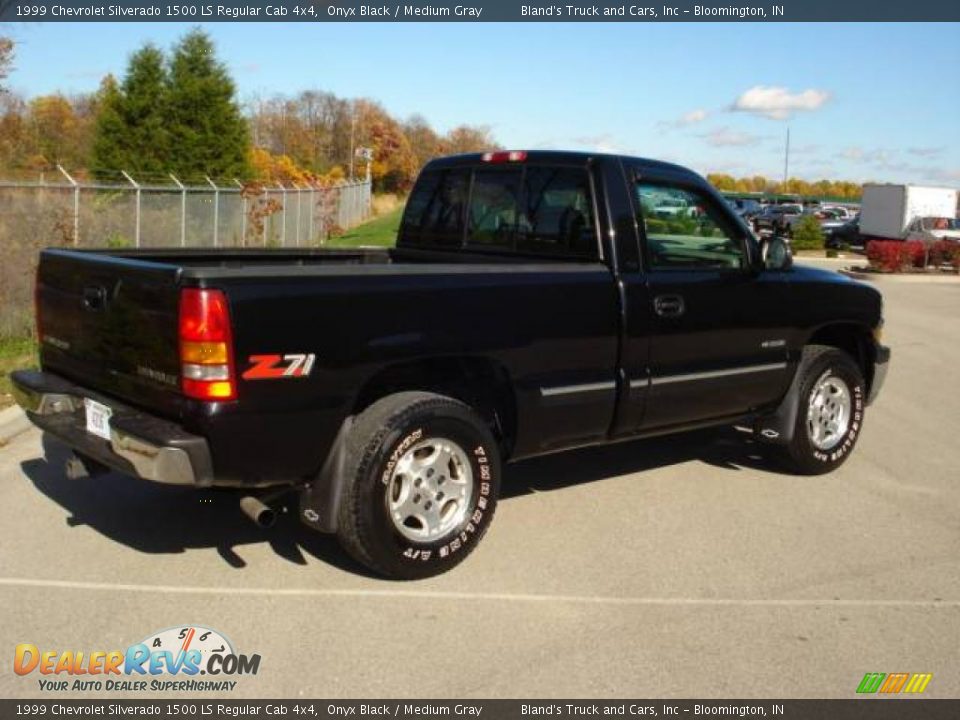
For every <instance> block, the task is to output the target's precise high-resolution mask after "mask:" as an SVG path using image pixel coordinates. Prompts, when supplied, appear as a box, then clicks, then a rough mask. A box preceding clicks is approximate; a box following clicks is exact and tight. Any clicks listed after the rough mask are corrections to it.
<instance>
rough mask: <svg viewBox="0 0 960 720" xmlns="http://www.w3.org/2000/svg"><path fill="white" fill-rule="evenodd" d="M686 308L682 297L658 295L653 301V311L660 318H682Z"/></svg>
mask: <svg viewBox="0 0 960 720" xmlns="http://www.w3.org/2000/svg"><path fill="white" fill-rule="evenodd" d="M684 310H686V307H685V306H684V304H683V297H682V296H680V295H657V296H656V297H655V298H654V299H653V311H654V312H655V313H656V314H657V315H659V316H660V317H680V316H681V315H683V312H684Z"/></svg>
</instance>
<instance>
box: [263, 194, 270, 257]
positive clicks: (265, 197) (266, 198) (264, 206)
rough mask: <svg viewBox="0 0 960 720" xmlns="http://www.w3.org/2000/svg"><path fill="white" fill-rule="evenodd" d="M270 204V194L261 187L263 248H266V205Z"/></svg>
mask: <svg viewBox="0 0 960 720" xmlns="http://www.w3.org/2000/svg"><path fill="white" fill-rule="evenodd" d="M269 202H270V194H269V193H268V192H267V186H266V185H264V186H263V246H264V247H266V246H267V218H268V217H269V215H267V203H269Z"/></svg>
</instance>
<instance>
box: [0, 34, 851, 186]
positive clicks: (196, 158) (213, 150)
mask: <svg viewBox="0 0 960 720" xmlns="http://www.w3.org/2000/svg"><path fill="white" fill-rule="evenodd" d="M13 52H14V46H13V43H12V42H11V41H10V40H9V39H7V38H3V37H0V173H4V174H11V173H14V172H17V171H22V170H26V171H30V172H34V173H35V172H39V171H43V170H48V169H53V168H54V166H55V165H57V164H61V165H63V166H64V167H66V168H68V169H69V170H70V171H71V172H73V173H75V176H76V177H79V178H84V179H87V178H90V179H98V180H101V181H105V182H124V181H125V179H124V177H123V175H122V174H121V172H120V171H121V170H123V171H126V172H129V173H131V174H133V175H134V176H135V177H137V178H138V179H141V180H144V181H146V182H151V181H153V182H168V181H169V180H170V178H169V173H171V172H173V173H174V174H176V175H177V176H178V177H179V178H180V179H181V180H182V181H184V182H189V183H203V182H205V181H206V180H205V179H206V177H212V178H215V179H229V180H232V179H233V178H239V179H242V180H247V181H257V182H269V183H278V182H279V183H283V184H293V183H298V184H303V183H311V182H312V183H317V182H321V183H327V182H332V181H337V180H342V179H345V178H349V177H358V176H360V177H362V176H363V174H364V173H365V172H366V161H365V160H360V159H358V157H357V154H356V151H357V150H358V149H359V148H369V149H371V150H372V151H373V157H372V161H371V163H370V171H371V174H372V177H373V182H374V188H375V189H376V190H377V191H386V192H400V193H402V192H405V191H406V190H407V189H409V187H410V186H411V184H412V183H413V180H414V179H415V177H416V174H417V172H418V170H419V169H420V167H422V166H423V164H424V163H425V162H426V161H427V160H428V159H430V158H431V157H434V156H437V155H445V154H452V153H463V152H475V151H479V150H490V149H497V148H498V147H499V145H498V144H497V142H496V140H495V139H494V137H493V136H492V135H491V133H490V130H489V129H488V128H486V127H482V126H471V125H462V126H460V127H457V128H454V129H453V130H451V131H450V132H447V133H444V134H441V133H438V132H437V131H436V130H434V129H433V128H432V127H431V126H430V124H429V122H427V120H426V119H425V118H424V117H422V116H420V115H414V116H413V117H411V118H408V119H406V120H401V119H398V118H395V117H393V116H392V115H391V114H390V113H388V112H387V111H386V109H384V107H383V106H382V105H380V104H379V103H377V102H375V101H373V100H369V99H347V98H342V97H338V96H336V95H334V94H333V93H329V92H323V91H319V90H307V91H304V92H301V93H299V94H298V95H296V96H295V97H283V96H274V97H267V98H262V97H256V98H253V99H252V100H251V101H249V102H248V103H246V105H245V106H242V105H241V103H240V102H239V100H238V99H237V93H236V87H235V85H234V82H233V80H232V78H231V77H230V74H229V72H228V71H227V69H226V67H225V66H224V65H223V63H221V62H220V61H219V60H217V57H216V52H215V48H214V45H213V43H212V41H211V40H210V38H209V36H208V35H206V34H205V33H204V32H203V31H201V30H199V29H196V30H191V31H190V32H188V33H187V34H186V35H185V36H183V37H182V38H181V39H180V40H179V42H177V43H176V44H175V45H174V47H173V48H172V49H171V51H170V52H169V53H165V52H163V50H161V49H160V48H157V47H156V46H154V45H151V44H147V45H144V46H143V47H142V48H141V49H140V50H138V51H137V52H135V53H134V54H133V55H132V56H131V58H130V60H129V62H128V64H127V67H126V70H125V72H124V74H123V76H122V77H120V78H119V79H118V78H114V77H113V76H112V75H108V76H107V77H105V78H104V79H103V81H102V82H101V84H100V88H99V89H98V90H97V92H95V93H89V94H81V95H73V96H67V95H63V94H59V93H58V94H53V95H44V96H40V97H34V98H31V99H29V100H27V99H24V98H22V97H19V96H17V95H14V94H11V93H9V92H4V90H3V85H2V82H3V80H4V78H5V77H6V76H7V74H8V72H9V70H10V68H11V66H12V60H13ZM707 179H708V180H709V181H710V182H711V183H712V184H713V185H714V186H715V187H717V188H718V189H719V190H722V191H729V192H766V193H793V194H799V195H814V196H821V197H833V198H844V199H851V200H852V199H857V198H859V197H860V195H861V186H860V185H859V184H857V183H852V182H842V181H831V180H819V181H816V182H810V181H806V180H801V179H798V178H790V179H789V180H788V181H787V182H786V183H784V182H778V181H774V180H770V179H768V178H765V177H763V176H759V175H758V176H753V177H745V178H734V177H732V176H731V175H726V174H721V173H712V174H710V175H708V176H707Z"/></svg>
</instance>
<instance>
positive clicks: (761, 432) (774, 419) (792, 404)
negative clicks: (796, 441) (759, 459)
mask: <svg viewBox="0 0 960 720" xmlns="http://www.w3.org/2000/svg"><path fill="white" fill-rule="evenodd" d="M805 367H806V360H805V359H803V358H801V360H800V362H799V363H797V369H796V371H795V372H794V373H793V380H792V381H791V383H790V387H789V389H788V390H787V394H786V395H784V397H783V400H781V401H780V406H779V407H778V408H777V409H776V410H774V411H773V412H772V413H770V414H768V415H761V416H760V417H758V418H757V419H756V420H754V423H753V434H754V437H756V439H757V440H760V441H762V442H766V443H772V444H774V445H788V444H789V443H790V441H791V440H793V432H794V429H795V428H796V426H797V413H798V412H799V411H800V378H801V377H803V369H804V368H805Z"/></svg>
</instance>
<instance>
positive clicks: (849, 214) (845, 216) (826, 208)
mask: <svg viewBox="0 0 960 720" xmlns="http://www.w3.org/2000/svg"><path fill="white" fill-rule="evenodd" d="M820 212H822V213H824V214H825V215H828V216H830V217H831V218H833V219H835V220H853V218H854V217H856V215H857V213H856V212H855V211H853V210H851V209H850V208H847V207H843V206H842V205H822V206H821V207H820Z"/></svg>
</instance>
